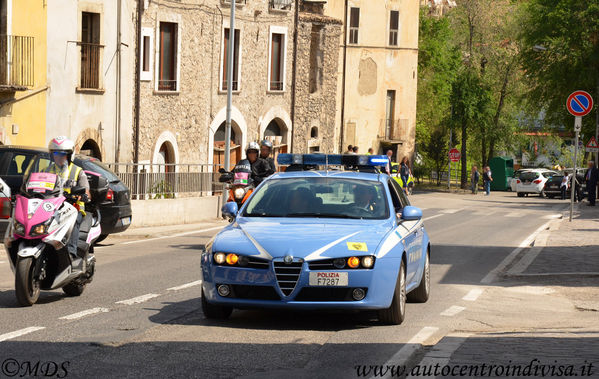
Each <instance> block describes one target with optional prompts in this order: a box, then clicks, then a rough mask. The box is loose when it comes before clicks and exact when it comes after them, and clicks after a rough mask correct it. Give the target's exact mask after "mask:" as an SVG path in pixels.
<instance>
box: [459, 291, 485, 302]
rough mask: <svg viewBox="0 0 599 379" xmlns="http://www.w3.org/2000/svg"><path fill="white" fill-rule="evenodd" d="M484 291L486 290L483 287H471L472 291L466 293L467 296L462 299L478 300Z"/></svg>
mask: <svg viewBox="0 0 599 379" xmlns="http://www.w3.org/2000/svg"><path fill="white" fill-rule="evenodd" d="M483 292H484V290H483V289H482V288H474V289H471V290H470V292H468V293H467V294H466V296H464V297H463V298H462V300H466V301H476V299H478V297H479V296H480V295H482V293H483Z"/></svg>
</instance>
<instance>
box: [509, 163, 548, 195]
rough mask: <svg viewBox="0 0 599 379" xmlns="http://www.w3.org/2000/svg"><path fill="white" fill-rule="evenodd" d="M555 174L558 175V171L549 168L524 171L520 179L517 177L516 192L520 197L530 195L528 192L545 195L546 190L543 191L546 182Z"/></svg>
mask: <svg viewBox="0 0 599 379" xmlns="http://www.w3.org/2000/svg"><path fill="white" fill-rule="evenodd" d="M553 175H558V173H557V172H556V171H551V170H547V169H531V170H528V171H523V172H522V173H521V174H520V176H519V177H518V179H516V193H517V194H518V197H523V196H528V194H537V195H540V196H541V197H545V192H544V191H543V188H544V187H545V182H546V181H547V179H549V178H550V177H551V176H553Z"/></svg>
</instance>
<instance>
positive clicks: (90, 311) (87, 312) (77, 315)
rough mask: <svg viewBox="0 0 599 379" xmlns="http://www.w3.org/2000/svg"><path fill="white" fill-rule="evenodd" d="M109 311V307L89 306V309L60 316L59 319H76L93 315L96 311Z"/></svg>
mask: <svg viewBox="0 0 599 379" xmlns="http://www.w3.org/2000/svg"><path fill="white" fill-rule="evenodd" d="M109 311H110V309H108V308H91V309H87V310H85V311H81V312H77V313H73V314H71V315H67V316H62V317H60V320H77V319H80V318H83V317H85V316H89V315H93V314H96V313H106V312H109Z"/></svg>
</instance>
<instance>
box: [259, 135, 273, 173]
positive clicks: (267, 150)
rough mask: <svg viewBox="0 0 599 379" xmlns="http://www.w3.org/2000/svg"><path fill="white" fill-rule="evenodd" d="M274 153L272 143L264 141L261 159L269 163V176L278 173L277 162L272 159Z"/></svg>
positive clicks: (261, 147)
mask: <svg viewBox="0 0 599 379" xmlns="http://www.w3.org/2000/svg"><path fill="white" fill-rule="evenodd" d="M271 153H272V142H270V141H269V140H264V141H262V142H261V143H260V158H262V159H264V160H265V161H266V163H268V167H269V169H268V176H270V175H272V174H274V173H275V172H276V171H277V167H276V166H275V160H274V159H272V158H271V157H270V154H271Z"/></svg>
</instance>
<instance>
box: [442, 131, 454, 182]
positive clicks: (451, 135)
mask: <svg viewBox="0 0 599 379" xmlns="http://www.w3.org/2000/svg"><path fill="white" fill-rule="evenodd" d="M452 139H453V128H452V127H450V128H449V150H448V151H451V149H452V146H451V141H452ZM448 154H449V153H448ZM439 174H440V173H439ZM447 189H448V190H449V191H451V158H449V168H448V170H447Z"/></svg>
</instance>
